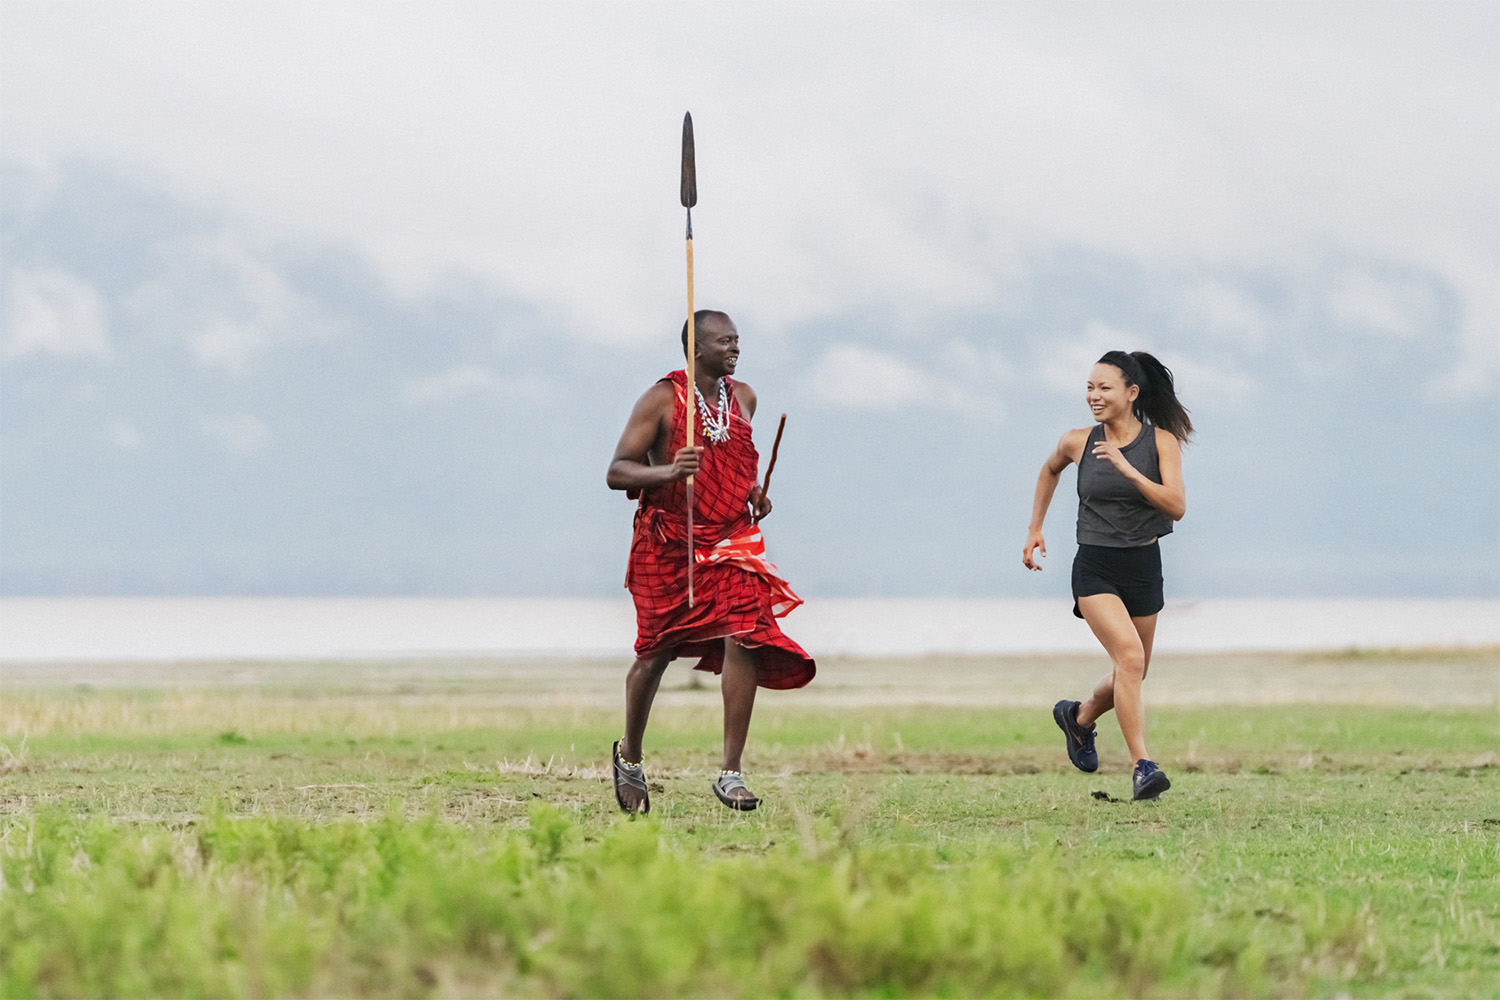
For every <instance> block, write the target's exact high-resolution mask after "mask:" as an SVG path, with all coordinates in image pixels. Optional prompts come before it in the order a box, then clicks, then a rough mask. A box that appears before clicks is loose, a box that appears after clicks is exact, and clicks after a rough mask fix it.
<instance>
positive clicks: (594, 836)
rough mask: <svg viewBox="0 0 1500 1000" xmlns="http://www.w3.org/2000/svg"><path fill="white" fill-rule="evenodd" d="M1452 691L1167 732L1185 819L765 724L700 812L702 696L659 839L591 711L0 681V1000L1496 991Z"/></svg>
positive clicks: (1047, 765)
mask: <svg viewBox="0 0 1500 1000" xmlns="http://www.w3.org/2000/svg"><path fill="white" fill-rule="evenodd" d="M1459 661H1460V666H1462V664H1463V657H1462V656H1459ZM1286 662H1287V670H1288V671H1289V672H1295V670H1297V669H1300V667H1301V666H1305V664H1299V661H1297V660H1296V659H1295V658H1286ZM1367 662H1368V657H1361V658H1358V659H1353V658H1350V659H1349V660H1348V669H1349V671H1350V675H1349V681H1350V690H1351V692H1353V693H1357V692H1358V690H1359V677H1360V671H1361V669H1362V667H1363V666H1364V664H1366V663H1367ZM1423 662H1425V661H1421V662H1415V661H1411V660H1410V659H1409V658H1407V659H1403V658H1402V657H1396V656H1392V657H1387V658H1386V659H1384V660H1379V661H1378V662H1377V667H1378V669H1379V670H1380V671H1382V676H1385V677H1391V676H1394V675H1396V674H1399V673H1400V672H1401V670H1402V669H1406V670H1407V671H1408V672H1409V674H1410V677H1409V678H1408V680H1409V682H1410V683H1411V684H1413V685H1422V684H1424V683H1430V681H1431V676H1432V675H1431V674H1430V673H1427V672H1426V671H1425V668H1424V667H1423V666H1422V663H1423ZM1403 664H1405V667H1403ZM1273 666H1274V664H1273ZM1470 666H1471V667H1472V668H1473V670H1474V673H1473V675H1472V676H1474V677H1475V678H1478V679H1479V690H1478V691H1477V692H1476V691H1474V690H1468V691H1455V692H1454V695H1453V697H1452V698H1451V699H1448V700H1447V702H1446V703H1447V704H1448V705H1450V706H1451V707H1441V708H1431V707H1428V708H1407V707H1401V706H1400V705H1354V704H1328V703H1323V704H1316V705H1301V704H1274V705H1249V706H1246V705H1218V706H1213V705H1201V704H1179V705H1173V704H1170V703H1169V704H1168V705H1166V706H1164V707H1161V708H1158V709H1156V710H1155V711H1154V712H1153V713H1152V717H1151V726H1152V731H1151V740H1152V746H1153V748H1154V750H1155V752H1156V753H1157V755H1158V759H1160V760H1161V761H1162V763H1163V765H1164V766H1165V767H1166V768H1167V770H1168V772H1169V773H1170V774H1171V776H1172V780H1173V788H1172V790H1171V791H1170V792H1169V793H1167V795H1166V796H1165V797H1164V798H1163V799H1162V800H1161V801H1160V802H1158V803H1155V804H1139V805H1137V804H1133V803H1130V802H1128V801H1119V800H1121V799H1126V798H1128V784H1129V780H1128V774H1127V771H1126V768H1125V762H1124V761H1123V760H1122V759H1121V758H1122V757H1123V750H1122V748H1121V746H1120V740H1119V737H1118V733H1117V732H1116V731H1113V730H1111V729H1110V727H1109V726H1108V725H1105V726H1101V738H1100V750H1101V758H1102V760H1103V765H1102V767H1101V771H1100V773H1098V774H1095V775H1082V774H1079V773H1078V772H1076V771H1074V770H1073V769H1072V768H1071V767H1070V766H1069V765H1068V764H1067V761H1066V758H1065V757H1064V755H1063V754H1062V749H1061V745H1060V737H1059V735H1058V734H1057V731H1056V729H1055V728H1054V727H1053V725H1052V722H1051V717H1050V712H1049V707H1050V703H1048V704H1038V705H1036V706H1033V707H1028V708H1019V707H1004V706H1003V705H1002V706H998V707H985V708H974V707H963V706H962V705H959V704H926V705H924V704H919V703H917V702H918V701H919V695H918V693H919V692H920V691H921V690H923V684H922V682H923V680H924V678H922V677H921V676H914V677H913V680H912V691H913V696H912V697H911V698H910V699H908V700H907V703H905V704H899V703H897V704H892V703H888V702H887V703H880V704H858V703H857V702H849V701H847V700H845V701H843V702H840V703H838V704H825V703H819V702H817V701H816V699H812V698H800V697H799V696H798V695H797V694H786V695H782V694H775V695H772V694H767V695H765V696H763V697H762V699H761V704H760V706H759V707H758V709H757V718H756V725H755V728H754V730H753V732H752V743H751V752H750V753H749V755H748V758H747V767H748V768H749V770H750V772H751V773H750V780H751V785H752V787H753V788H754V789H755V790H756V792H757V793H758V794H760V795H761V796H762V797H763V798H765V800H766V805H765V806H764V807H763V808H762V809H761V810H760V811H758V812H756V813H751V814H746V815H738V814H734V813H731V812H729V811H728V810H725V809H724V808H723V807H721V806H720V805H719V804H718V803H717V801H716V800H714V799H713V797H712V794H711V792H710V791H709V788H708V783H709V781H710V779H711V777H712V774H713V768H714V767H715V764H716V754H715V746H716V743H717V740H718V733H719V716H718V711H717V705H716V697H715V695H714V692H713V691H712V690H695V689H693V686H692V685H682V687H683V688H686V690H679V691H676V692H674V693H672V694H670V695H669V696H667V697H665V698H664V699H663V701H662V703H661V704H660V705H659V707H658V710H657V712H656V715H655V718H654V719H653V723H652V729H651V733H650V742H649V745H648V758H647V766H648V773H649V775H650V778H651V781H652V798H653V806H654V809H653V813H652V816H651V818H650V819H649V820H644V821H642V820H638V819H637V820H631V819H627V818H625V817H622V816H620V815H619V813H618V811H617V810H616V808H615V806H614V801H613V796H612V793H611V791H610V788H609V784H608V780H607V771H606V769H605V764H606V760H607V754H608V747H609V744H610V741H611V740H613V739H614V738H616V737H617V735H618V733H617V728H618V725H619V720H618V713H617V712H616V711H615V710H613V709H610V708H605V707H601V706H600V705H598V704H596V703H595V702H593V701H591V700H590V699H589V698H587V697H580V698H578V699H577V700H569V699H567V698H557V697H554V696H552V695H548V696H546V697H541V696H533V697H496V696H495V694H496V690H495V688H494V685H493V684H491V683H490V682H489V681H487V680H485V679H484V678H483V677H482V676H477V678H470V679H469V680H458V681H455V680H453V679H452V678H449V679H446V680H443V681H441V682H435V681H431V680H428V679H424V677H426V676H428V675H425V674H422V673H420V672H417V673H414V674H413V676H409V677H404V678H402V679H400V680H399V682H394V683H389V684H387V683H384V682H382V683H380V684H363V685H362V684H360V683H358V682H357V681H354V680H351V674H350V673H349V672H346V671H341V670H340V669H339V668H338V666H337V665H328V666H324V667H321V668H316V669H314V668H308V669H307V670H305V671H304V672H303V673H301V674H300V675H298V676H296V677H295V678H290V679H283V680H282V681H281V682H280V683H278V684H274V685H265V684H256V685H243V684H240V685H228V684H197V685H185V684H181V683H174V684H172V685H167V686H157V687H149V688H131V687H80V686H77V685H70V686H67V687H55V686H47V685H31V686H16V685H13V684H7V686H6V688H5V690H4V699H3V705H0V783H3V784H0V792H3V794H0V809H3V816H0V875H3V879H4V881H3V885H0V990H3V992H4V994H5V995H7V996H36V995H42V996H105V995H119V996H305V995H339V996H344V995H363V996H389V995H400V996H414V995H538V996H655V995H676V996H701V995H724V996H732V995H744V996H765V995H795V996H818V995H839V996H841V995H876V996H892V995H921V996H926V995H964V996H967V995H1003V996H1008V995H1044V996H1045V995H1112V996H1183V995H1206V996H1240V995H1269V996H1304V995H1325V996H1335V995H1341V994H1355V995H1361V996H1427V995H1431V996H1451V995H1468V996H1490V995H1500V732H1497V727H1500V718H1497V707H1496V704H1495V702H1494V695H1493V693H1486V691H1485V689H1484V687H1483V683H1484V682H1483V678H1484V677H1485V676H1486V671H1488V670H1492V669H1493V666H1494V664H1493V659H1492V654H1489V653H1486V652H1481V653H1476V654H1474V660H1473V662H1472V664H1470ZM938 667H940V665H938ZM938 667H933V668H932V669H938ZM1449 668H1450V670H1451V669H1452V668H1453V664H1452V663H1451V662H1450V663H1449ZM1265 669H1267V670H1268V674H1269V673H1270V668H1265ZM683 673H684V671H681V670H680V668H679V669H677V670H675V671H674V673H673V674H669V678H674V677H675V678H676V680H677V681H678V682H681V681H682V677H681V675H682V674H683ZM1153 674H1155V670H1153ZM1000 676H1001V677H1002V678H1003V673H1002V674H1001V675H1000ZM1445 676H1450V677H1451V676H1463V675H1462V674H1461V673H1460V674H1457V675H1454V674H1451V673H1450V674H1448V675H1445ZM926 679H927V680H930V679H931V678H930V671H929V677H928V678H926ZM1091 679H1092V676H1091V675H1085V674H1079V676H1077V677H1074V676H1072V675H1071V674H1069V675H1068V676H1066V677H1064V678H1061V680H1062V682H1063V683H1064V684H1065V685H1067V686H1068V687H1076V686H1077V685H1078V683H1079V682H1080V681H1081V680H1091ZM1153 679H1155V678H1153ZM618 681H619V672H618V670H615V671H611V672H609V674H608V675H607V677H602V678H601V684H605V683H607V684H608V686H609V687H617V686H618ZM1278 682H1280V683H1282V684H1283V685H1284V684H1285V683H1286V678H1285V677H1281V678H1279V679H1278V678H1277V677H1275V676H1267V677H1266V683H1267V684H1274V683H1278ZM997 683H1001V681H997ZM1148 683H1149V682H1148ZM601 689H602V688H601ZM1167 700H1168V701H1170V699H1167ZM1352 700H1357V699H1352ZM1436 702H1437V703H1438V704H1443V703H1444V700H1443V699H1436ZM1425 703H1426V704H1433V703H1434V701H1432V700H1429V701H1427V702H1425Z"/></svg>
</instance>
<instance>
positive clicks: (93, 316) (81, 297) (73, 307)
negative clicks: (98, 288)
mask: <svg viewBox="0 0 1500 1000" xmlns="http://www.w3.org/2000/svg"><path fill="white" fill-rule="evenodd" d="M9 311H10V316H9V317H8V324H7V325H8V326H9V328H10V329H9V331H8V334H7V336H6V338H5V354H6V356H7V357H12V358H15V357H22V356H25V355H27V354H55V355H58V356H60V357H67V358H84V359H92V360H108V359H109V357H110V355H111V353H112V351H111V348H110V337H109V324H108V321H107V320H106V319H105V312H104V303H103V302H102V301H101V299H100V297H99V294H98V293H97V292H95V291H94V289H93V288H92V287H91V286H90V285H88V284H87V283H86V282H83V281H81V280H79V279H78V278H77V277H75V276H74V275H72V274H69V273H68V272H67V271H63V270H60V269H57V268H36V269H25V270H18V271H16V272H14V273H13V274H12V275H11V281H10V310H9Z"/></svg>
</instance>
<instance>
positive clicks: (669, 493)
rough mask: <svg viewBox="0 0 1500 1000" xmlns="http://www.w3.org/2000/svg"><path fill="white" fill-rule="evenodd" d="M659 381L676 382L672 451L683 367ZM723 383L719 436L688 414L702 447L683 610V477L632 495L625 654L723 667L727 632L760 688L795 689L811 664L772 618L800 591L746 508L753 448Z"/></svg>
mask: <svg viewBox="0 0 1500 1000" xmlns="http://www.w3.org/2000/svg"><path fill="white" fill-rule="evenodd" d="M662 381H663V382H666V381H670V382H671V383H672V385H673V387H674V388H675V389H676V390H677V404H676V406H675V408H674V409H673V412H672V432H671V436H670V438H669V441H668V446H667V454H668V455H675V454H676V453H677V452H678V451H679V450H680V449H681V448H682V447H683V446H684V445H683V442H684V440H685V438H686V431H687V427H686V418H685V409H686V406H687V403H688V390H687V375H686V373H685V372H682V371H675V372H672V373H671V374H670V375H668V376H667V377H666V378H664V379H662ZM727 381H728V382H729V385H728V387H727V389H728V392H729V400H730V403H729V407H730V432H729V440H727V441H722V442H720V443H718V444H714V443H711V442H709V441H708V440H707V439H706V438H705V437H704V436H703V422H702V421H701V420H694V421H693V438H694V444H696V445H697V446H699V447H701V448H703V454H702V460H701V461H700V463H699V466H698V475H697V476H696V477H695V479H694V481H693V521H694V525H693V535H694V539H693V540H694V542H695V548H696V549H697V552H696V554H695V555H696V558H697V565H696V567H695V568H694V570H693V607H692V608H689V607H688V606H687V558H688V557H687V484H686V483H684V482H682V481H675V482H672V483H671V484H669V485H667V486H662V487H657V488H655V489H649V490H643V491H642V492H641V494H640V507H639V509H637V511H636V515H635V535H634V537H633V538H632V540H631V543H630V568H629V570H628V571H627V573H626V576H625V587H626V589H628V590H629V591H630V594H631V597H633V598H634V599H635V616H636V626H637V629H638V633H639V634H638V637H637V639H636V644H635V652H636V655H637V656H639V657H651V656H655V655H658V654H660V653H662V652H668V651H670V652H671V654H672V655H673V657H678V656H682V657H689V658H691V657H698V664H697V667H696V669H698V670H708V671H712V672H713V673H716V674H717V673H719V672H720V671H722V670H723V669H724V643H723V642H722V640H723V639H725V638H727V637H733V638H734V640H735V641H736V642H738V643H739V644H740V645H742V646H744V647H746V648H747V649H751V650H754V652H755V654H756V670H757V676H756V680H757V682H758V683H759V684H760V686H761V687H767V688H796V687H801V686H803V685H804V684H806V683H807V682H808V681H810V680H812V679H813V675H814V674H815V673H816V672H817V665H816V664H815V663H814V662H813V659H812V657H810V656H808V655H807V653H806V651H804V650H803V649H802V647H801V646H799V645H797V643H795V642H793V641H792V640H791V639H790V638H788V637H787V636H786V635H785V634H784V633H783V632H782V631H781V628H780V626H778V625H777V624H776V619H777V618H778V617H780V616H782V615H785V614H786V613H787V612H789V611H791V610H792V608H795V607H796V606H797V605H799V604H801V603H802V599H801V598H799V597H797V595H796V594H794V593H792V591H791V588H790V587H788V586H787V584H786V581H784V580H782V579H781V578H780V577H779V576H777V575H776V567H775V566H772V565H771V564H770V563H769V562H766V561H765V548H764V544H763V543H762V542H761V538H760V529H759V527H757V525H756V524H755V521H754V520H753V519H752V518H751V516H750V510H749V497H750V491H751V489H752V488H753V487H754V486H755V479H756V472H757V470H758V468H759V465H760V456H759V454H757V453H756V450H755V443H754V441H753V440H752V439H751V436H750V423H749V421H747V420H746V419H745V418H744V415H743V414H742V413H741V412H740V405H739V401H738V400H737V399H735V398H734V382H733V380H732V379H731V380H727ZM713 402H714V404H715V405H717V403H718V401H717V400H714V401H713Z"/></svg>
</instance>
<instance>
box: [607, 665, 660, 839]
mask: <svg viewBox="0 0 1500 1000" xmlns="http://www.w3.org/2000/svg"><path fill="white" fill-rule="evenodd" d="M670 662H672V654H671V653H670V652H666V653H658V654H657V655H656V656H653V657H651V658H649V659H647V658H641V659H637V660H636V661H635V663H633V664H631V666H630V672H629V673H627V674H626V675H625V736H624V738H622V739H621V740H620V756H621V757H623V758H624V759H625V760H626V761H627V762H629V763H631V764H638V763H640V760H641V741H642V740H643V739H644V738H645V735H646V722H647V720H648V719H650V718H651V705H652V703H653V702H654V701H656V689H657V688H659V687H661V675H662V674H664V673H665V672H666V670H667V664H668V663H670ZM620 798H621V804H622V805H623V806H624V808H625V809H626V810H627V811H629V812H638V811H640V808H641V806H642V805H644V804H645V801H646V796H645V793H644V792H641V791H639V790H637V789H634V788H629V787H625V786H622V787H621V788H620Z"/></svg>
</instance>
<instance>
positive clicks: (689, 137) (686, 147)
mask: <svg viewBox="0 0 1500 1000" xmlns="http://www.w3.org/2000/svg"><path fill="white" fill-rule="evenodd" d="M696 204H698V167H697V164H696V163H695V162H694V159H693V113H692V112H691V111H689V112H687V113H686V114H684V115H683V116H682V207H683V208H692V207H693V206H694V205H696Z"/></svg>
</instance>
